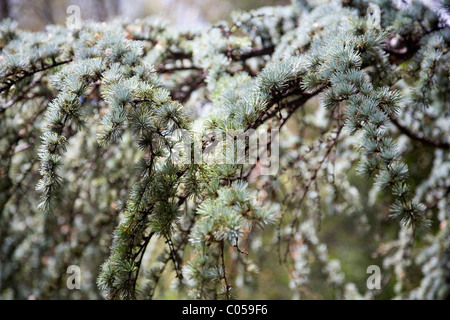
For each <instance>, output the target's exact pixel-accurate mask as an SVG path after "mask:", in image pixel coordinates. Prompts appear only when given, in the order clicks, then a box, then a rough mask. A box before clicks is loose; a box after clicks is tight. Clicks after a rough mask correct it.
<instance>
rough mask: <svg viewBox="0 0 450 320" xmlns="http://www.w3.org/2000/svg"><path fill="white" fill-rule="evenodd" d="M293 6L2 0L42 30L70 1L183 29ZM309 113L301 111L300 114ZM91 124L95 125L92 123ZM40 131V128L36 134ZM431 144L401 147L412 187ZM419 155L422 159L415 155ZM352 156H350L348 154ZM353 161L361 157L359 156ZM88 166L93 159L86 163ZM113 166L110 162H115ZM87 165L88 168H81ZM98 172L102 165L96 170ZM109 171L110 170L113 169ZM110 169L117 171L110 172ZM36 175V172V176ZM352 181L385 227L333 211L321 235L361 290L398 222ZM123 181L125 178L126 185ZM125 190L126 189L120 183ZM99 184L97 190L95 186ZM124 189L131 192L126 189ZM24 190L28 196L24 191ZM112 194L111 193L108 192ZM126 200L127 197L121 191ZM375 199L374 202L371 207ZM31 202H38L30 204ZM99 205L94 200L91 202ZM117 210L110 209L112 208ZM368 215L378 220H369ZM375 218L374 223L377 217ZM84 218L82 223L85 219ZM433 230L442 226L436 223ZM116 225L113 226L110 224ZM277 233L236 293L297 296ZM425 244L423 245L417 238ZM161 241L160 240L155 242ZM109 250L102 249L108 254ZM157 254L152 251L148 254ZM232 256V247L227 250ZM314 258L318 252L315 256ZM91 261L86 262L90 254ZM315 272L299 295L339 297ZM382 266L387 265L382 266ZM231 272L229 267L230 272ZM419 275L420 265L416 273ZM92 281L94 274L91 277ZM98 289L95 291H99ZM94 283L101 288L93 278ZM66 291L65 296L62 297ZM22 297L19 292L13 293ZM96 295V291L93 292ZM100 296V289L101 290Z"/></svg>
mask: <svg viewBox="0 0 450 320" xmlns="http://www.w3.org/2000/svg"><path fill="white" fill-rule="evenodd" d="M285 4H289V1H287V0H230V1H221V0H177V1H175V0H134V1H125V0H96V1H89V0H79V1H73V0H72V1H69V0H35V1H31V0H0V20H1V19H3V18H5V17H10V18H12V19H14V20H16V21H18V23H19V26H20V27H21V28H23V29H27V30H32V31H38V30H43V29H44V27H45V26H46V25H48V24H62V23H64V21H65V19H66V17H67V14H66V8H67V7H68V6H69V5H78V6H80V8H81V17H82V19H83V20H90V19H92V20H99V21H108V20H110V19H112V18H114V17H116V16H119V15H120V16H124V17H126V18H127V19H129V20H130V21H132V20H134V19H136V18H143V17H146V16H149V15H157V16H160V17H163V18H166V19H168V20H169V21H171V22H172V23H173V24H174V25H176V26H178V27H180V28H181V29H182V28H183V27H196V26H199V27H202V26H205V25H211V24H213V23H216V22H217V21H220V20H222V19H227V17H228V16H229V14H230V12H232V11H233V10H249V9H252V8H257V7H261V6H266V5H285ZM317 108H318V101H317V100H312V101H310V102H309V104H308V108H305V110H306V111H305V112H306V114H309V115H310V116H314V114H315V113H316V111H317ZM303 116H304V115H303ZM92 125H93V124H92ZM287 127H288V130H289V131H291V132H292V133H293V135H295V134H297V132H298V131H299V128H298V126H297V124H296V119H295V118H293V119H291V120H290V122H289V123H288V125H287ZM317 134H318V132H317V130H314V129H312V130H310V131H309V132H306V133H305V136H304V137H303V138H304V139H305V141H307V140H310V141H314V138H315V137H316V135H317ZM38 136H39V135H38V134H36V137H38ZM86 148H87V151H86V152H94V151H93V150H94V147H91V146H86ZM90 148H92V150H90ZM433 152H434V150H433V149H430V148H427V147H424V146H422V145H420V144H418V143H414V142H412V143H409V144H408V147H407V149H406V150H405V151H404V153H403V155H404V159H405V162H406V163H407V164H408V167H409V171H410V175H411V179H410V180H409V181H410V183H411V187H412V188H413V191H414V187H415V186H416V185H418V184H420V182H422V181H423V180H424V179H426V178H427V177H428V175H429V173H430V171H431V169H432V166H433ZM128 158H129V159H120V160H119V159H113V160H114V161H123V162H127V161H129V162H130V163H131V162H134V159H133V154H129V156H128ZM418 159H419V160H418ZM349 161H350V160H349ZM355 164H356V162H355ZM87 165H89V163H87ZM112 167H113V166H112ZM81 169H83V168H81ZM96 170H99V171H102V170H101V169H99V168H97V169H96ZM108 170H109V169H108ZM103 174H104V172H97V173H95V172H94V173H92V175H93V176H96V175H97V176H98V177H97V180H96V181H97V184H98V185H95V186H92V188H93V190H92V192H93V193H94V192H100V193H101V192H102V191H101V184H102V183H104V181H103V180H102V179H105V178H104V175H103ZM110 174H111V175H112V174H113V172H112V171H111V172H110ZM36 177H37V176H36ZM111 179H112V180H114V181H109V182H110V183H111V182H113V183H116V184H117V185H118V186H119V187H118V188H120V185H121V184H123V183H124V182H123V181H121V177H112V178H110V180H111ZM349 181H350V183H351V184H352V186H354V187H355V188H356V189H358V191H359V193H360V196H361V197H362V200H361V204H363V207H361V208H359V209H358V210H359V211H360V212H364V213H365V215H364V217H368V219H369V221H368V223H366V224H364V225H374V226H381V227H382V228H383V230H382V232H381V233H380V230H374V229H369V230H367V229H360V228H357V227H355V223H354V220H355V219H357V215H355V214H343V215H334V216H333V215H330V214H328V215H327V216H326V218H325V219H323V220H322V225H321V229H320V235H319V236H320V239H321V241H322V242H324V243H327V245H328V253H329V255H330V258H336V259H339V260H340V261H341V264H342V265H341V268H342V271H343V272H344V273H345V275H346V279H347V280H348V281H350V282H353V283H355V284H356V285H357V287H358V289H359V290H360V291H365V289H366V279H367V277H368V274H367V273H366V268H365V267H363V268H362V267H361V266H369V265H374V264H375V265H382V257H381V255H380V253H379V251H378V250H379V249H380V248H379V247H378V246H377V243H376V242H373V241H365V239H372V238H373V237H374V236H379V235H380V234H381V235H382V237H383V238H382V239H378V243H383V242H389V241H392V240H393V239H396V237H397V232H398V225H396V224H395V223H388V216H387V215H388V212H389V206H390V205H391V199H390V197H389V195H387V194H384V193H378V194H376V197H377V200H376V201H373V200H370V197H371V194H370V191H371V190H372V186H371V184H368V183H367V179H366V178H363V177H361V176H358V175H357V174H356V170H355V166H353V169H352V170H351V171H350V172H349ZM124 185H125V184H124ZM123 189H124V190H126V189H125V187H123ZM94 190H96V191H94ZM124 194H126V192H124ZM24 196H26V195H24ZM111 198H112V199H114V197H111ZM122 198H123V195H122ZM67 201H69V202H70V199H68V200H67ZM374 203H375V205H374ZM31 205H36V204H35V203H32V204H31ZM93 206H94V207H95V205H93ZM114 209H115V208H112V211H114ZM332 209H333V208H319V210H323V211H324V212H325V211H327V212H330V211H332ZM380 212H386V216H384V217H383V216H380ZM370 220H373V222H376V223H371V221H370ZM376 220H377V221H376ZM81 223H82V222H81ZM115 225H116V222H115V221H114V219H113V222H112V223H111V227H110V228H112V227H114V226H115ZM270 228H272V229H273V230H275V229H276V226H271V227H268V229H270ZM432 228H434V229H436V228H439V226H436V225H434V226H432ZM110 231H112V229H111V230H110ZM275 233H276V231H274V232H270V231H269V232H265V234H264V236H263V244H262V247H261V248H260V250H253V252H252V254H253V256H252V259H253V262H254V263H255V265H257V266H259V267H260V270H259V271H260V273H259V276H258V277H255V278H253V279H251V281H249V282H248V285H243V286H241V289H240V291H239V298H241V299H289V298H291V297H292V292H290V291H289V290H286V288H287V287H288V286H289V281H290V280H289V273H288V272H287V268H288V266H287V265H286V264H283V263H280V262H279V260H278V259H275V258H274V257H275V256H276V255H274V254H273V253H274V251H275V250H277V248H276V246H275V245H273V239H272V238H271V237H272V236H273V234H275ZM264 237H265V238H264ZM419 245H420V244H419ZM155 246H157V245H155ZM106 250H107V249H106V248H105V254H107V252H106ZM151 254H152V253H149V258H151V257H150V256H151ZM230 254H231V253H230ZM91 258H92V260H91V261H92V263H93V264H94V265H95V266H98V265H99V264H100V263H101V262H102V261H103V260H104V257H91ZM312 259H313V258H312ZM86 260H89V258H87V259H86ZM311 263H312V270H311V274H310V282H309V284H308V286H305V288H304V292H302V298H308V299H326V298H333V297H335V292H334V288H332V287H330V286H328V285H327V284H326V282H325V281H324V280H323V275H322V273H321V271H320V265H319V264H318V262H316V261H311ZM382 272H383V271H382ZM230 273H231V272H230ZM417 274H418V276H419V275H420V270H418V271H417ZM91 280H92V282H95V278H93V279H91ZM172 280H173V278H171V277H166V278H164V279H163V281H166V282H167V283H168V284H169V283H170V282H171V281H172ZM233 280H234V281H237V282H241V283H245V282H246V281H247V280H246V279H233ZM385 280H386V282H385V283H384V285H385V288H384V290H383V291H382V294H381V295H380V296H379V297H378V298H380V299H388V298H392V297H393V296H394V289H393V283H394V282H393V281H391V280H390V279H389V278H387V279H385ZM167 287H168V286H160V288H167ZM94 288H95V289H94ZM92 289H93V290H96V286H95V284H93V285H92ZM2 295H3V298H8V297H10V298H12V297H13V296H9V294H8V292H0V297H1V296H2ZM79 295H80V293H79V292H76V291H74V292H71V293H70V295H69V297H73V298H77V297H78V298H79V297H84V296H79ZM63 296H64V295H63ZM94 296H95V295H94ZM183 296H184V294H179V293H178V292H177V290H176V289H174V290H165V291H159V290H157V292H156V294H155V298H161V299H177V298H181V297H183ZM15 297H17V296H15ZM90 297H92V296H90ZM97 297H100V294H99V293H97ZM19 298H33V296H32V295H30V296H19Z"/></svg>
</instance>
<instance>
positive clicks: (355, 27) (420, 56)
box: [0, 0, 450, 299]
mask: <svg viewBox="0 0 450 320" xmlns="http://www.w3.org/2000/svg"><path fill="white" fill-rule="evenodd" d="M447 9H448V8H447ZM377 14H378V16H377ZM446 15H447V16H446ZM446 18H447V20H446ZM447 23H448V13H447V11H446V9H445V8H443V9H441V10H436V8H434V7H433V8H431V7H429V5H427V4H426V3H422V2H420V1H417V0H414V1H408V2H402V1H388V0H379V1H372V2H368V1H365V0H362V1H338V0H336V1H302V0H294V1H293V2H292V3H291V4H290V5H287V6H280V7H264V8H260V9H255V10H252V11H250V12H235V13H233V14H232V15H231V17H230V20H229V21H227V22H226V21H223V22H220V23H217V24H215V25H213V26H211V27H209V28H206V29H204V30H179V29H177V28H175V27H173V26H171V25H170V24H169V23H167V22H166V21H163V20H161V19H159V18H157V17H149V18H146V19H142V20H137V21H134V22H131V23H130V22H127V21H124V20H121V19H116V20H114V21H112V22H110V23H107V24H106V23H98V22H89V21H84V22H83V23H82V24H81V26H80V27H79V28H74V27H72V28H71V27H65V26H55V25H52V26H48V27H47V28H46V30H45V31H43V32H27V31H24V30H20V29H18V27H17V25H16V23H15V22H14V21H11V20H9V19H6V20H4V21H3V22H2V23H1V25H0V60H1V61H0V74H1V80H0V93H1V95H2V96H1V105H0V154H1V160H0V191H1V195H0V213H1V219H0V253H1V256H0V260H1V265H0V268H1V270H0V277H1V280H0V296H2V297H3V296H4V297H5V298H27V297H28V298H29V297H30V296H34V297H38V298H44V299H45V298H70V297H72V298H73V297H78V298H103V297H105V298H108V299H151V298H156V297H160V298H161V297H163V298H164V297H173V296H175V297H178V298H182V297H183V298H184V297H190V298H196V299H232V298H239V297H249V296H250V297H252V296H254V295H256V297H261V298H267V297H271V298H277V297H282V298H287V297H297V298H298V297H302V298H303V297H306V298H316V297H317V295H319V297H322V298H340V299H342V298H345V299H352V298H367V299H370V298H377V297H379V296H380V295H383V296H384V297H388V298H394V297H396V298H419V299H423V298H428V299H442V298H446V297H447V298H448V296H449V292H450V288H449V285H448V283H449V279H450V256H449V252H448V248H449V246H450V221H449V218H450V214H449V203H448V200H449V195H448V193H449V186H450V181H449V169H450V167H449V163H450V162H449V161H450V160H449V153H448V150H449V148H450V145H449V143H450V140H449V116H450V115H449V111H450V109H449V106H450V103H449V101H450V100H449V92H450V87H449V81H448V80H449V72H450V70H449V65H450V62H449V52H448V43H449V41H450V28H449V26H448V24H447ZM273 129H276V130H278V132H279V134H280V139H279V157H280V159H279V168H278V169H277V170H276V172H275V173H274V174H270V175H259V174H258V172H260V171H261V170H262V168H261V167H262V166H263V164H261V162H257V163H245V162H244V163H241V162H236V163H221V162H220V161H216V162H214V161H212V162H208V163H206V162H195V163H194V162H193V161H190V160H192V159H191V158H190V157H191V154H190V153H187V152H186V150H181V151H180V145H182V144H183V141H186V140H188V141H196V140H195V139H196V138H195V137H198V136H200V140H198V141H197V142H198V143H199V144H200V146H201V147H200V149H197V150H200V152H201V153H207V152H208V150H210V149H211V148H212V147H214V145H215V150H216V151H217V150H218V149H219V148H221V147H222V145H221V144H220V143H217V140H218V137H219V136H220V135H227V134H228V133H229V132H231V131H233V130H234V131H239V132H241V133H242V134H243V135H245V133H246V132H249V131H251V130H264V131H267V132H269V131H270V130H273ZM272 138H273V136H272ZM267 143H268V145H271V143H274V141H271V140H270V138H269V141H268V142H267ZM236 145H237V146H238V148H237V149H239V148H242V149H244V150H247V149H248V145H246V144H245V143H244V144H239V142H238V141H236ZM277 147H278V146H277ZM223 153H224V151H223V150H222V151H220V150H219V152H215V153H211V154H210V155H209V156H210V157H212V158H213V160H214V158H215V157H219V155H223ZM225 153H227V152H225ZM227 156H230V154H227ZM231 156H234V155H233V154H232V155H231ZM246 156H247V157H248V156H249V155H248V152H247V154H246ZM216 160H217V159H216ZM339 229H341V230H342V231H339ZM330 230H331V231H330ZM345 230H347V231H348V232H346V231H345ZM345 233H349V234H351V236H350V237H352V239H360V242H357V241H356V242H355V240H351V241H353V242H355V243H359V244H358V245H355V246H356V247H357V248H361V250H359V249H356V252H357V253H355V255H356V254H360V255H361V256H362V257H359V258H349V256H346V255H345V252H343V249H342V248H343V246H344V245H343V244H342V243H344V242H345V241H349V240H348V237H349V235H345V237H346V238H344V239H341V237H344V234H345ZM340 239H341V240H340ZM340 241H341V242H340ZM336 242H337V243H340V246H339V245H336ZM346 245H348V244H346ZM358 246H359V247H358ZM358 250H359V251H358ZM344 251H345V250H344ZM267 259H269V260H271V261H272V264H269V263H267ZM358 259H359V260H358ZM364 259H365V260H364ZM355 261H356V262H355ZM357 261H360V262H361V263H360V264H357ZM373 264H375V265H380V267H382V268H383V275H384V278H383V281H382V285H383V288H381V289H379V290H378V291H374V290H369V289H368V288H367V287H366V286H365V284H366V282H365V275H366V269H367V267H368V266H369V265H373ZM69 265H79V266H80V267H81V270H82V272H83V274H82V276H83V283H82V288H81V290H79V291H77V292H73V291H70V290H68V289H67V288H66V282H65V280H66V275H67V274H66V268H67V266H69ZM273 266H276V271H274V272H273V273H271V271H272V270H270V268H272V267H273ZM315 270H316V271H317V272H316V271H315ZM278 273H282V274H284V276H285V278H284V280H283V281H282V282H283V283H284V286H285V287H286V290H283V295H284V296H282V295H281V293H274V294H273V295H272V296H270V295H269V296H265V295H264V294H265V292H263V291H264V290H267V288H265V287H264V285H263V284H261V283H260V282H259V280H258V279H259V278H260V277H263V276H264V277H266V278H267V277H269V278H270V279H271V281H281V280H279V279H280V278H279V277H281V276H280V275H278ZM352 274H362V275H363V276H362V277H360V278H357V277H356V276H353V275H352ZM268 275H269V276H268ZM273 279H277V280H273ZM361 279H362V280H361ZM358 281H360V282H358ZM361 281H362V282H361ZM286 282H289V284H286ZM318 283H319V284H318ZM324 284H326V285H331V286H330V288H331V289H330V288H325V287H326V285H325V286H324ZM384 289H386V290H384ZM314 290H316V291H317V292H316V293H314V292H313V293H311V291H314ZM286 292H288V293H286ZM171 295H172V296H171Z"/></svg>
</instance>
